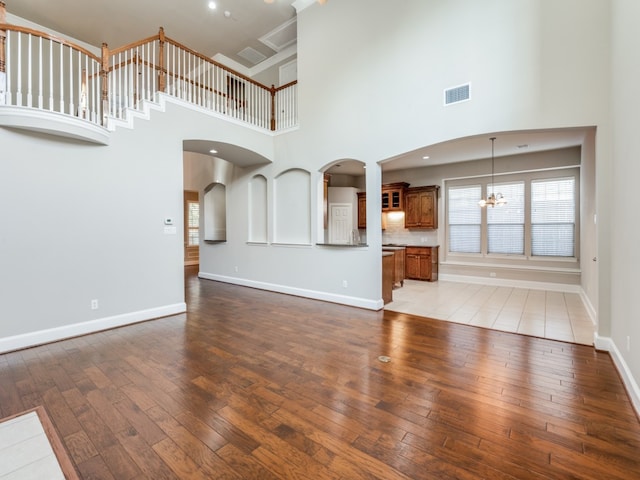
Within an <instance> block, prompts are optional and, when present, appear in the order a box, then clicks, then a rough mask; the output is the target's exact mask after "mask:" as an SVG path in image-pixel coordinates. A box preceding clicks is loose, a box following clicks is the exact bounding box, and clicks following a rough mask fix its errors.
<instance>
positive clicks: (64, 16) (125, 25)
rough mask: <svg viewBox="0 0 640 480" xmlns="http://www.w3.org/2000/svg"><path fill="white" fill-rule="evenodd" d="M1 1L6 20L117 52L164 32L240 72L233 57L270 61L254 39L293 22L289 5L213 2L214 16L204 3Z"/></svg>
mask: <svg viewBox="0 0 640 480" xmlns="http://www.w3.org/2000/svg"><path fill="white" fill-rule="evenodd" d="M4 1H5V3H6V8H7V12H8V13H10V14H13V15H17V16H19V17H22V18H25V19H27V20H30V21H32V22H35V23H37V24H39V25H42V26H44V27H47V28H50V29H53V30H55V31H58V32H60V33H64V34H65V35H68V36H70V37H73V38H75V39H78V40H81V41H83V42H86V43H89V44H91V45H94V46H97V47H99V46H100V45H102V43H103V42H106V43H107V44H108V45H109V47H110V48H117V47H122V46H125V45H127V44H130V43H133V42H136V41H138V40H142V39H143V38H147V37H150V36H152V35H155V34H157V33H158V29H159V28H160V27H164V31H165V35H167V36H168V37H170V38H172V39H173V40H175V41H177V42H179V43H182V44H183V45H186V46H188V47H189V48H191V49H193V50H196V51H197V52H199V53H202V54H203V55H206V56H208V57H214V56H216V55H218V54H222V55H224V56H226V57H228V58H231V59H232V60H234V61H236V62H238V63H240V64H241V65H244V66H246V67H251V66H253V65H252V64H251V63H250V62H248V61H247V60H245V59H244V58H243V57H241V56H238V52H240V51H241V50H243V49H244V48H246V47H251V48H253V49H255V50H257V51H258V52H260V53H262V54H263V55H265V56H266V57H267V58H269V57H272V56H273V55H274V54H276V51H275V50H274V49H273V48H270V47H268V46H267V45H266V44H265V43H263V42H261V41H259V38H260V37H262V36H264V35H266V34H268V33H270V32H272V31H274V30H276V29H277V28H278V27H280V26H282V25H283V24H286V23H287V22H289V21H291V19H293V18H295V17H296V10H295V8H294V7H293V6H292V4H293V3H294V0H276V1H274V2H273V3H271V4H267V3H265V2H264V0H215V3H216V5H217V8H216V9H215V10H211V9H210V8H209V7H208V4H209V0H187V1H185V0H183V1H167V0H165V1H158V0H57V1H55V2H51V1H42V0H4ZM225 12H229V14H228V16H227V15H225ZM291 30H292V29H287V31H286V32H285V33H286V34H288V33H289V32H290V31H291ZM295 33H296V32H295V29H293V30H292V34H293V35H294V39H295ZM278 40H279V41H285V40H287V39H282V38H279V37H278Z"/></svg>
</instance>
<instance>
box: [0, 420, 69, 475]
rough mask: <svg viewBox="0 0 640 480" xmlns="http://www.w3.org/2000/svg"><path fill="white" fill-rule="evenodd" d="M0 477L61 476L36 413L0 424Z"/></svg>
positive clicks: (58, 465) (56, 460)
mask: <svg viewBox="0 0 640 480" xmlns="http://www.w3.org/2000/svg"><path fill="white" fill-rule="evenodd" d="M0 478H2V479H3V480H5V479H6V480H31V479H33V480H42V479H47V480H64V479H65V476H64V474H63V473H62V469H61V468H60V464H59V463H58V459H57V458H56V455H55V453H54V452H53V449H52V448H51V444H50V443H49V439H48V438H47V435H46V433H45V432H44V428H43V427H42V424H41V423H40V419H39V418H38V414H37V413H35V412H30V413H26V414H24V415H20V416H19V417H16V418H13V419H11V420H7V421H5V422H2V423H0Z"/></svg>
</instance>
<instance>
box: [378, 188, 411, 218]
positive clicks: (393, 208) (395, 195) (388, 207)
mask: <svg viewBox="0 0 640 480" xmlns="http://www.w3.org/2000/svg"><path fill="white" fill-rule="evenodd" d="M408 186H409V184H408V183H404V182H398V183H386V184H384V185H382V211H383V212H397V211H402V210H404V196H405V190H406V188H407V187H408Z"/></svg>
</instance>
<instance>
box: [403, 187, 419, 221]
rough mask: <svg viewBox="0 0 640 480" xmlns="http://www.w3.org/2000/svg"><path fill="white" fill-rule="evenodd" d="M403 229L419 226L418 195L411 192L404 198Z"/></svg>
mask: <svg viewBox="0 0 640 480" xmlns="http://www.w3.org/2000/svg"><path fill="white" fill-rule="evenodd" d="M404 226H405V228H411V227H418V226H420V194H418V193H415V192H412V193H407V194H406V195H405V196H404Z"/></svg>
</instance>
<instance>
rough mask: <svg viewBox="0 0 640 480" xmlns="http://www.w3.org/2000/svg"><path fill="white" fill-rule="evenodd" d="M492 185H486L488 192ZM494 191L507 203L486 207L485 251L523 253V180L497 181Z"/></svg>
mask: <svg viewBox="0 0 640 480" xmlns="http://www.w3.org/2000/svg"><path fill="white" fill-rule="evenodd" d="M493 187H494V186H493V185H491V184H489V185H487V193H488V194H491V193H494V191H493ZM495 193H502V195H504V197H505V198H506V199H507V202H508V203H507V204H506V205H501V206H499V207H487V252H488V253H501V254H506V255H524V182H515V183H497V184H495ZM477 198H480V197H479V196H478V197H477ZM476 209H478V210H479V208H478V202H477V201H476Z"/></svg>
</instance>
